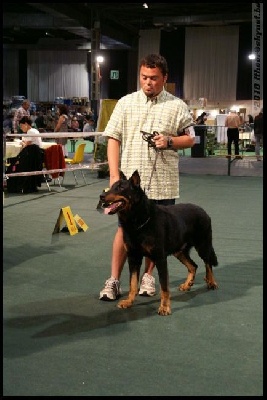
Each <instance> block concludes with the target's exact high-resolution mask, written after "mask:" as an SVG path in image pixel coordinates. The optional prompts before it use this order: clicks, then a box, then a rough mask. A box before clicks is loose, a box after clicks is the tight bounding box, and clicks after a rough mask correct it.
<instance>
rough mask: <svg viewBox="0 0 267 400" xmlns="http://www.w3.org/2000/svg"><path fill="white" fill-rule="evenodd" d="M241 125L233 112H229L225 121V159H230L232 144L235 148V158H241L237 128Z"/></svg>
mask: <svg viewBox="0 0 267 400" xmlns="http://www.w3.org/2000/svg"><path fill="white" fill-rule="evenodd" d="M240 125H241V121H240V117H239V116H238V115H237V113H236V111H235V110H231V111H230V113H229V115H227V117H226V119H225V126H226V127H227V153H228V155H227V156H226V157H227V158H231V153H232V143H234V146H235V158H242V157H241V156H240V155H239V129H238V128H239V126H240Z"/></svg>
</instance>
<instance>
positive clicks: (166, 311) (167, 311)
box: [158, 306, 172, 316]
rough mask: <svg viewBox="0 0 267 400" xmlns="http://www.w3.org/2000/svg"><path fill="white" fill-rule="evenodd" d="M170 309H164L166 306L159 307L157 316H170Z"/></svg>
mask: <svg viewBox="0 0 267 400" xmlns="http://www.w3.org/2000/svg"><path fill="white" fill-rule="evenodd" d="M171 313H172V312H171V308H170V307H166V306H160V307H159V309H158V314H159V315H163V316H164V315H171Z"/></svg>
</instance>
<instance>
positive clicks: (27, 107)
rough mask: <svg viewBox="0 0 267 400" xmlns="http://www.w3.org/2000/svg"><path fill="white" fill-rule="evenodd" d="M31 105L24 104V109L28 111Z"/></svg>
mask: <svg viewBox="0 0 267 400" xmlns="http://www.w3.org/2000/svg"><path fill="white" fill-rule="evenodd" d="M30 105H31V103H24V104H23V108H25V110H26V111H27V110H28V109H29V108H30Z"/></svg>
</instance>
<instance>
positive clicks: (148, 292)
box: [139, 273, 156, 296]
mask: <svg viewBox="0 0 267 400" xmlns="http://www.w3.org/2000/svg"><path fill="white" fill-rule="evenodd" d="M155 294H156V289H155V278H154V277H153V276H152V275H149V274H147V273H145V274H144V275H143V277H142V280H141V285H140V289H139V295H140V296H154V295H155Z"/></svg>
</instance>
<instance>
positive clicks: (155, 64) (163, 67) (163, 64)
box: [140, 54, 168, 76]
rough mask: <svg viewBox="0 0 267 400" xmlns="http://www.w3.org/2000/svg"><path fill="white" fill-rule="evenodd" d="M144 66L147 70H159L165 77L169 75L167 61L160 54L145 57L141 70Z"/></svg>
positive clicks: (141, 63)
mask: <svg viewBox="0 0 267 400" xmlns="http://www.w3.org/2000/svg"><path fill="white" fill-rule="evenodd" d="M142 66H144V67H147V68H158V69H159V70H160V71H161V72H162V75H163V76H166V75H167V73H168V65H167V61H166V59H165V58H164V57H162V56H161V55H160V54H149V55H148V56H146V57H144V58H143V59H142V60H141V62H140V68H141V67H142Z"/></svg>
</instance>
